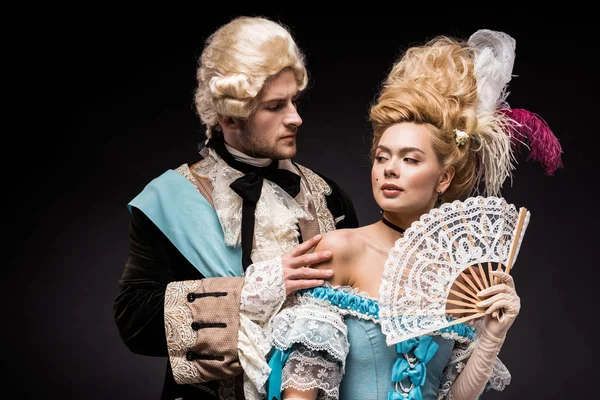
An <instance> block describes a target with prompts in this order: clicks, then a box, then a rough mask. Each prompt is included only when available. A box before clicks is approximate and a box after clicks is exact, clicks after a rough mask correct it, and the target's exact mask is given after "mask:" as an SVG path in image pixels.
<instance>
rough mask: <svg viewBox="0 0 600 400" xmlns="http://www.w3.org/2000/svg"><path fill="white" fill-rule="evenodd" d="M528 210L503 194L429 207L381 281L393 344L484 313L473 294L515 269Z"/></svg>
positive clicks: (384, 321) (384, 322)
mask: <svg viewBox="0 0 600 400" xmlns="http://www.w3.org/2000/svg"><path fill="white" fill-rule="evenodd" d="M529 218H530V212H529V211H527V209H525V208H520V210H518V211H517V209H516V207H515V206H514V205H512V204H508V203H507V202H506V200H505V199H503V198H500V197H482V196H478V197H470V198H468V199H466V200H465V201H458V200H457V201H454V202H452V203H446V204H443V205H442V206H441V207H440V208H435V209H433V210H431V211H430V212H429V213H428V214H425V215H423V216H422V217H421V218H420V220H419V221H415V222H414V223H413V224H412V225H411V226H410V227H409V228H408V229H406V231H405V232H404V236H403V237H401V238H400V239H398V240H397V241H396V243H395V245H394V247H393V248H392V249H391V250H390V251H389V254H388V259H387V261H386V264H385V267H384V273H383V278H382V282H381V286H380V288H379V309H380V311H379V318H380V322H381V329H382V331H383V333H384V334H385V335H386V341H387V344H388V345H392V344H395V343H399V342H402V341H404V340H406V339H410V338H413V337H417V336H421V335H424V334H427V333H431V332H433V331H436V330H439V329H442V328H445V327H448V326H450V325H454V324H457V323H461V322H466V321H468V320H471V319H474V318H478V317H481V316H484V315H485V314H484V310H483V309H481V308H478V307H477V306H476V305H475V304H476V303H477V302H479V301H481V300H482V299H481V298H479V297H478V296H477V295H476V293H477V292H479V291H480V290H483V289H484V288H486V287H489V286H490V285H492V284H494V283H495V282H493V278H492V277H490V275H489V272H490V271H492V270H502V271H504V272H506V273H510V269H511V267H512V265H513V264H514V262H515V260H516V258H517V254H518V253H519V248H520V247H521V242H522V240H523V235H524V234H525V230H526V229H527V225H528V224H529Z"/></svg>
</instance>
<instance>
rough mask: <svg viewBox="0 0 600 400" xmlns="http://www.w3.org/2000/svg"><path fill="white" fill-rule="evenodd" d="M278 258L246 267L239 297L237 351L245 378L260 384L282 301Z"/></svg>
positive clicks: (261, 383)
mask: <svg viewBox="0 0 600 400" xmlns="http://www.w3.org/2000/svg"><path fill="white" fill-rule="evenodd" d="M285 298H286V295H285V285H284V283H283V269H282V266H281V258H280V257H277V258H274V259H272V260H267V261H262V262H257V263H254V264H252V265H250V266H249V267H248V269H247V270H246V276H245V281H244V286H243V288H242V292H241V298H240V328H239V331H238V355H239V359H240V364H241V365H242V367H243V369H244V373H245V374H246V376H247V379H248V380H250V381H251V382H252V384H253V385H254V386H255V387H256V388H262V387H263V386H264V384H265V382H266V380H267V379H268V377H269V373H270V372H271V368H269V365H268V364H267V356H268V354H269V352H270V350H271V336H270V331H271V319H272V318H273V316H274V315H275V314H276V313H277V312H278V311H279V309H280V308H281V305H282V304H283V302H284V301H285Z"/></svg>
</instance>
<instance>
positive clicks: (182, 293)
mask: <svg viewBox="0 0 600 400" xmlns="http://www.w3.org/2000/svg"><path fill="white" fill-rule="evenodd" d="M131 212H132V219H131V247H130V250H129V257H128V259H127V262H126V264H125V269H124V271H123V274H122V276H121V279H120V281H119V294H118V295H117V297H116V298H115V301H114V307H113V310H114V318H115V322H116V325H117V327H118V330H119V333H120V335H121V338H122V339H123V342H124V343H125V345H126V346H127V347H128V348H129V349H130V350H131V351H132V352H134V353H137V354H142V355H148V356H165V357H166V356H168V357H169V360H170V362H171V367H172V369H173V375H174V377H175V381H176V382H177V383H201V382H207V381H211V380H216V379H223V378H226V377H233V376H235V375H238V374H239V373H240V372H241V367H240V365H239V361H238V360H237V357H238V355H237V354H238V353H237V335H238V327H239V309H240V292H241V287H242V285H243V281H244V278H242V277H231V278H204V277H203V276H202V275H201V274H200V272H198V270H196V269H195V268H194V267H193V266H192V265H191V264H190V263H189V262H188V261H187V260H186V259H185V258H184V257H183V255H182V254H181V253H179V252H178V251H177V249H176V248H175V246H173V244H172V243H171V242H170V241H169V240H168V239H167V238H166V236H165V235H164V234H163V233H162V232H161V231H160V230H159V229H158V227H156V225H154V224H153V223H152V222H151V221H150V220H149V219H148V218H147V217H146V216H145V215H144V213H142V212H141V211H140V210H138V209H137V208H132V210H131ZM195 278H197V279H195ZM191 300H192V301H191Z"/></svg>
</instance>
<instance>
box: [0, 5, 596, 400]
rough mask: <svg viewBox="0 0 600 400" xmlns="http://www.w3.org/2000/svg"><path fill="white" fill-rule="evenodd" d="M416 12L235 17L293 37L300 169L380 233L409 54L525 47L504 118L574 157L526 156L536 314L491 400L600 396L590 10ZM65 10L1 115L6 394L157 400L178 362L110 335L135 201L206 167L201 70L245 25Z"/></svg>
mask: <svg viewBox="0 0 600 400" xmlns="http://www.w3.org/2000/svg"><path fill="white" fill-rule="evenodd" d="M399 6H401V5H399ZM422 6H423V7H422V9H421V10H419V11H418V12H415V11H409V10H403V9H400V10H399V11H397V12H391V11H390V12H386V9H382V10H381V12H382V15H373V16H368V15H364V14H361V15H357V16H341V15H323V14H316V15H311V16H309V15H297V14H293V13H287V14H286V13H267V12H264V13H258V12H256V10H250V11H247V12H243V10H241V12H239V13H237V14H235V15H239V14H246V15H251V14H252V15H258V14H260V15H265V16H269V17H272V18H274V19H278V20H280V21H281V22H283V23H284V24H286V25H288V26H289V27H290V28H291V29H292V31H293V33H294V36H295V37H296V39H297V41H298V43H299V45H300V47H301V48H302V49H303V50H304V51H305V54H306V57H307V67H308V69H309V74H310V88H309V90H308V92H307V95H306V96H305V98H304V102H303V104H302V108H301V115H302V117H303V120H304V124H303V126H302V127H301V129H300V134H299V137H298V149H299V150H298V156H297V157H296V161H298V162H299V163H301V164H304V165H306V166H309V167H311V168H313V169H315V170H318V171H320V172H322V173H324V174H326V175H328V176H330V177H332V178H333V179H335V180H336V181H337V182H338V183H339V184H340V185H341V186H342V187H343V188H344V189H345V190H346V191H347V192H348V193H349V194H350V196H351V197H352V199H353V201H354V204H355V207H356V209H357V212H358V216H359V220H360V224H361V225H365V224H369V223H372V222H375V221H376V220H377V219H378V217H379V213H378V208H377V206H376V204H375V202H374V201H373V199H372V194H371V188H370V177H369V176H370V175H369V173H370V165H369V161H368V157H367V155H368V150H369V147H370V126H369V124H368V122H367V111H368V106H369V104H370V103H371V102H372V101H373V100H374V98H375V95H376V94H377V91H378V89H379V84H380V82H381V80H382V79H383V78H384V76H385V74H386V73H387V71H388V69H389V68H390V67H391V65H392V62H393V61H394V60H395V59H396V57H397V56H399V55H400V53H401V51H402V50H403V49H405V48H406V47H407V46H409V45H411V44H415V43H421V42H423V41H424V40H426V39H429V38H432V37H433V36H435V35H438V34H447V35H457V36H462V37H468V35H470V34H471V33H473V32H474V31H475V30H477V29H481V28H487V29H495V30H502V31H505V32H506V33H508V34H510V35H511V36H513V37H514V38H515V39H516V41H517V57H516V61H515V66H514V70H513V73H514V74H515V75H516V77H514V78H513V79H512V81H511V82H510V86H509V90H510V96H509V97H508V101H509V103H510V105H511V106H512V107H515V108H525V109H528V110H530V111H533V112H536V113H538V114H540V115H541V116H542V117H544V118H545V119H546V121H547V122H548V124H549V125H550V127H552V129H553V130H554V132H555V134H556V135H557V136H558V137H559V139H560V141H561V144H562V146H563V150H564V154H563V163H564V168H563V169H562V170H559V171H558V172H557V173H556V175H555V176H554V177H549V176H545V175H544V174H543V170H542V168H541V166H540V165H539V164H537V163H534V162H532V161H527V160H525V159H520V160H519V165H518V168H517V170H516V171H515V174H514V179H513V181H512V184H511V182H510V181H507V183H506V184H505V187H504V191H503V194H504V196H505V197H506V198H507V200H508V201H509V202H511V203H514V204H515V205H517V206H525V207H527V208H528V209H529V210H530V211H531V214H532V215H531V222H530V225H529V227H528V229H527V232H526V235H525V239H524V242H523V246H522V248H521V251H520V254H519V257H518V260H517V262H516V265H515V269H514V270H513V276H514V278H515V281H516V285H517V290H518V293H519V295H520V296H521V301H522V311H521V313H520V315H519V317H518V319H517V320H516V322H515V324H514V325H513V327H512V329H511V331H510V333H509V336H508V339H507V341H506V343H505V345H504V347H503V349H502V352H501V353H500V358H501V359H502V360H503V362H504V363H505V364H506V365H507V366H508V368H509V370H510V371H511V373H512V384H511V385H510V386H509V387H507V389H506V390H505V391H504V392H502V393H499V394H498V393H491V394H488V395H485V396H484V398H488V399H495V398H498V399H499V398H504V399H507V398H510V399H563V398H565V399H566V398H569V399H572V398H591V397H592V396H591V393H592V391H593V389H594V387H595V386H596V385H594V383H595V382H594V379H595V378H597V376H598V373H599V372H600V371H599V370H598V368H597V367H596V366H595V362H594V361H595V360H596V358H597V356H598V353H597V350H596V349H597V345H596V335H595V331H594V330H593V329H592V323H593V322H594V321H595V320H597V319H598V311H597V305H598V301H597V297H596V295H597V294H598V291H599V289H598V287H599V286H598V282H599V281H600V280H599V273H598V270H597V268H598V261H597V259H596V257H595V254H596V253H595V251H596V249H597V246H598V245H597V240H596V236H597V235H596V232H597V230H598V228H597V227H598V212H597V207H596V205H597V199H598V197H597V195H595V194H594V193H595V191H596V190H597V186H598V180H597V173H598V167H597V162H598V151H597V143H598V139H597V136H598V133H599V132H598V128H597V126H598V125H597V117H598V112H599V111H598V105H599V102H598V97H597V94H598V84H597V80H598V66H597V63H595V62H594V61H592V59H593V58H595V57H594V55H595V54H596V53H597V42H598V40H597V38H596V37H594V36H592V35H591V34H592V29H591V26H590V25H589V24H588V22H587V21H586V15H587V12H586V11H585V10H578V13H579V14H578V15H570V14H569V13H566V12H562V10H561V13H559V14H560V18H559V17H558V16H557V17H556V18H555V19H551V18H549V17H547V16H542V15H539V14H525V13H521V12H520V11H518V10H502V11H500V12H499V11H498V10H485V12H484V11H483V10H482V11H480V12H479V13H478V12H474V13H473V15H472V16H471V17H467V16H466V14H464V12H463V10H461V11H460V12H455V13H454V15H453V14H452V13H450V12H445V11H444V10H440V11H441V12H440V13H438V14H436V15H431V14H430V12H433V6H428V5H427V4H423V5H422ZM455 6H456V7H457V6H458V5H455ZM347 7H348V6H347V5H346V6H345V8H347ZM428 8H431V10H428ZM52 11H53V14H52V15H50V14H49V15H48V16H45V15H43V13H40V14H39V15H37V18H36V19H35V20H33V19H29V20H27V19H25V20H24V21H23V23H22V24H20V25H19V27H18V28H17V29H15V31H14V32H12V36H8V37H7V38H8V39H7V41H9V42H10V44H11V46H10V47H11V48H14V50H16V51H15V53H14V57H12V58H10V59H9V60H6V61H5V64H6V65H5V67H6V66H8V67H11V69H12V68H14V69H15V72H18V73H19V74H18V75H16V74H15V75H13V74H5V76H4V80H5V84H6V87H8V86H11V87H12V88H16V92H15V94H14V96H13V97H10V96H6V95H5V99H7V100H10V103H11V106H16V107H15V108H17V109H18V112H12V111H10V108H5V110H8V114H10V115H5V117H7V121H8V120H9V119H12V118H16V119H15V121H14V122H16V124H15V125H9V124H8V123H7V125H5V128H4V129H5V132H4V135H3V136H4V139H3V140H4V141H5V145H4V153H5V154H4V157H3V164H5V168H4V171H5V177H6V189H7V192H6V193H7V194H6V196H5V198H6V199H8V203H7V204H6V203H5V216H6V217H7V218H6V219H5V221H7V223H5V227H6V236H5V242H6V243H7V252H8V255H9V257H8V265H6V267H5V277H6V278H5V279H6V280H5V281H4V285H3V286H4V288H5V290H3V293H2V296H3V299H2V300H3V304H4V310H5V312H4V324H3V329H2V331H3V336H4V340H3V344H4V348H5V351H3V363H2V368H3V376H4V377H5V379H7V382H6V383H5V384H4V386H5V387H6V388H8V392H9V394H10V395H12V398H28V399H46V398H54V397H56V398H82V399H137V398H140V399H141V398H144V399H156V398H159V395H160V391H161V387H162V381H163V372H164V369H165V363H166V360H165V359H163V358H151V357H143V356H138V355H135V354H132V353H130V352H129V351H128V350H127V349H126V347H125V346H124V344H123V343H122V342H121V341H120V338H119V335H118V332H117V330H116V327H115V325H114V322H113V318H112V301H113V298H114V296H115V295H116V294H117V281H118V279H119V277H120V274H121V272H122V268H123V265H124V262H125V259H126V256H127V251H128V245H129V237H128V228H129V226H128V213H127V209H126V204H127V203H128V202H129V201H130V200H131V199H132V198H133V197H134V196H135V195H136V194H137V193H138V192H139V191H140V190H142V189H143V187H144V185H145V184H146V183H148V182H149V181H150V180H151V179H153V178H154V177H156V176H158V175H160V174H161V173H162V172H164V171H165V170H166V169H168V168H174V167H177V166H179V165H180V164H182V163H183V162H186V161H188V160H193V159H196V158H197V144H198V143H199V142H200V141H201V140H203V134H202V127H201V125H200V123H199V120H198V118H197V116H196V114H195V111H194V107H193V90H194V87H195V69H196V62H197V57H198V55H199V54H200V52H201V50H202V45H203V41H204V39H205V38H206V37H207V36H208V34H210V33H211V32H212V31H214V30H215V29H216V28H217V27H218V26H219V25H221V24H223V23H225V22H227V21H228V20H229V19H230V17H232V16H234V14H229V13H226V12H220V13H208V12H199V11H197V10H191V9H189V10H188V9H184V8H182V9H179V10H175V12H173V13H171V12H169V13H167V12H166V11H165V13H164V14H162V13H161V12H162V10H161V9H153V10H151V11H153V13H152V14H153V15H152V17H149V16H148V15H147V13H142V12H141V11H140V12H138V10H135V11H134V12H128V13H127V14H126V15H125V14H123V13H121V11H122V10H119V9H114V10H113V9H111V10H106V9H98V10H94V9H93V8H90V9H89V10H88V11H85V12H83V11H80V10H70V12H75V16H74V17H73V16H71V17H67V16H66V10H64V11H65V13H63V12H62V11H61V10H58V11H57V10H52ZM170 11H171V10H170ZM7 18H8V19H10V18H11V16H10V15H7ZM38 18H39V20H38ZM16 38H20V41H19V42H17V41H15V40H16ZM13 39H14V40H13ZM7 46H8V44H7ZM5 112H6V111H5Z"/></svg>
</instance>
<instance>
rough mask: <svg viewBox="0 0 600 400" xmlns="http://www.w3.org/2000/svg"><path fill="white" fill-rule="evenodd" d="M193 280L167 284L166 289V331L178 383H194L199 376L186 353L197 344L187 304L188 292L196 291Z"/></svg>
mask: <svg viewBox="0 0 600 400" xmlns="http://www.w3.org/2000/svg"><path fill="white" fill-rule="evenodd" d="M195 289H196V286H195V285H194V283H193V281H182V282H178V283H177V284H172V285H167V289H166V291H165V304H164V314H165V332H166V335H167V348H168V349H169V360H170V362H171V369H172V370H173V377H174V378H175V382H177V383H193V382H195V380H196V379H197V378H198V370H197V369H196V366H195V364H194V363H192V362H189V361H187V359H186V357H185V353H186V351H187V350H188V349H189V348H192V347H194V346H195V345H196V342H197V333H196V331H194V330H193V329H189V326H190V325H191V324H192V322H194V318H193V315H192V311H191V310H190V308H189V307H188V306H187V305H186V303H187V301H186V297H187V295H188V293H190V292H195V291H196V290H195Z"/></svg>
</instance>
